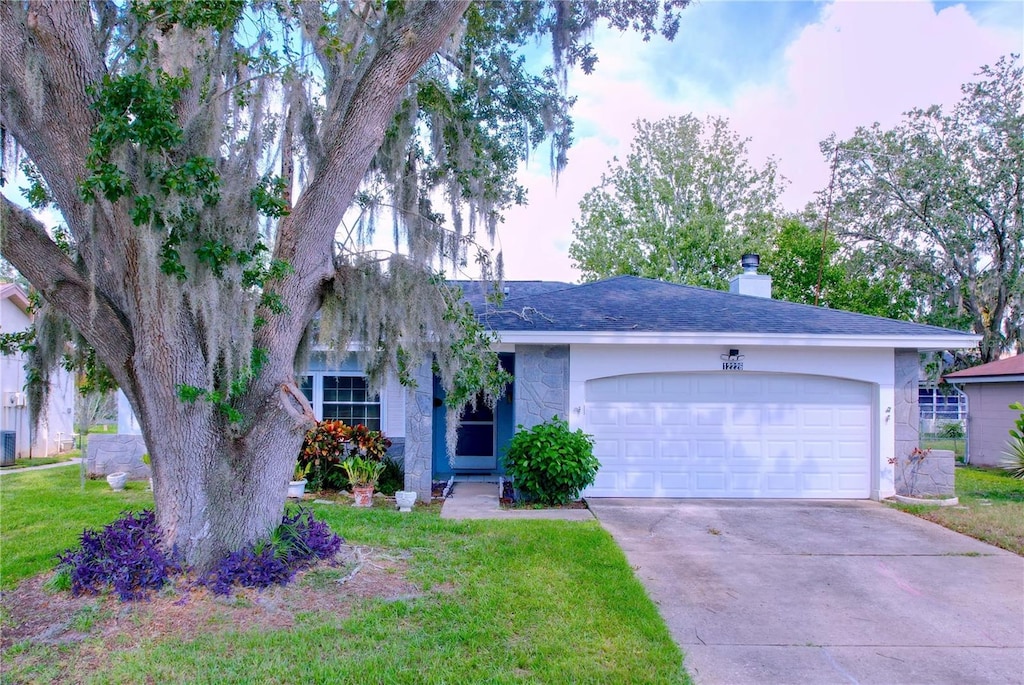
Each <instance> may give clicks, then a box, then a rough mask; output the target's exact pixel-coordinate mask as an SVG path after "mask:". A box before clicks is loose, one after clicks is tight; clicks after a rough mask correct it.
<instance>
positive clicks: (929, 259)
mask: <svg viewBox="0 0 1024 685" xmlns="http://www.w3.org/2000/svg"><path fill="white" fill-rule="evenodd" d="M978 76H979V77H980V78H979V80H977V81H975V82H972V83H967V84H964V86H963V87H962V89H961V90H962V92H963V97H962V98H961V100H960V102H958V103H957V104H956V105H955V106H954V107H953V108H952V109H951V110H950V111H949V112H945V111H943V109H942V108H941V107H938V106H932V107H928V108H926V109H914V110H911V111H910V112H907V113H906V115H905V116H904V118H903V121H902V122H901V123H900V124H898V125H897V126H895V127H893V128H891V129H884V128H882V127H881V126H880V125H879V124H877V123H876V124H874V125H873V126H869V127H861V128H858V129H857V130H856V132H855V134H854V135H853V136H852V137H851V138H849V139H847V140H842V141H840V140H838V139H837V138H836V137H835V136H833V137H831V138H829V139H828V140H826V141H824V142H823V143H822V145H821V147H822V152H823V153H824V154H826V155H827V156H829V157H831V156H832V155H833V154H834V151H835V149H836V148H837V146H838V150H839V156H838V164H837V167H836V192H835V207H834V216H835V226H836V229H837V230H838V231H839V233H840V235H841V236H842V240H843V241H844V242H845V243H847V244H849V245H855V246H861V247H863V248H864V250H865V251H866V253H867V254H870V256H871V259H872V263H873V264H874V265H875V267H876V268H877V269H878V270H880V271H883V272H886V273H888V274H889V275H890V276H892V277H894V278H896V279H897V280H900V281H901V282H902V283H903V284H904V287H906V288H908V289H909V290H910V291H912V292H914V293H915V294H916V296H917V297H918V302H917V303H916V304H917V306H916V311H917V315H918V317H919V318H921V319H922V320H924V321H927V322H930V323H935V324H938V325H944V326H951V327H954V328H962V329H973V331H974V332H975V333H979V334H981V335H983V336H984V339H983V340H982V342H981V357H982V360H983V361H991V360H993V359H995V358H997V356H998V355H999V353H1000V352H1001V351H1002V350H1004V349H1010V348H1016V349H1017V350H1018V352H1020V351H1024V348H1022V343H1024V341H1022V336H1021V326H1022V323H1024V68H1022V67H1021V64H1020V60H1019V57H1017V56H1010V57H1003V58H1001V59H1000V60H999V61H998V62H997V63H996V64H995V65H993V66H985V67H982V68H981V70H980V72H979V74H978Z"/></svg>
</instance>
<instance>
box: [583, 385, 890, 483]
mask: <svg viewBox="0 0 1024 685" xmlns="http://www.w3.org/2000/svg"><path fill="white" fill-rule="evenodd" d="M873 397H874V393H873V386H872V385H871V384H869V383H865V382H859V381H853V380H846V379H840V378H833V377H828V376H812V375H800V374H788V373H749V372H711V373H642V374H630V375H621V376H613V377H605V378H597V379H592V380H588V381H587V382H586V384H585V404H584V406H583V412H582V413H583V419H584V420H583V424H584V426H585V428H584V430H585V431H586V432H587V433H590V434H591V435H593V437H594V440H595V455H596V456H597V457H598V459H599V460H600V462H601V468H600V470H599V472H598V476H597V479H596V481H595V483H594V485H593V486H592V487H590V488H588V489H587V491H586V495H587V496H588V497H737V498H753V497H778V498H867V497H869V496H870V494H871V465H872V459H871V455H872V454H873V449H872V435H873V429H872V416H873V415H874V411H873V409H872V408H873V401H874V400H873Z"/></svg>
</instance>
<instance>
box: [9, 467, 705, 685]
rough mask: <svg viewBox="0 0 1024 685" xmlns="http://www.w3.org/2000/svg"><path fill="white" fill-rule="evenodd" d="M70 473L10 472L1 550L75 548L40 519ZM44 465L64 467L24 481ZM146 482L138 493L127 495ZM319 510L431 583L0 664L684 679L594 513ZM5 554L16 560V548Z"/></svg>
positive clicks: (22, 654) (419, 580)
mask: <svg viewBox="0 0 1024 685" xmlns="http://www.w3.org/2000/svg"><path fill="white" fill-rule="evenodd" d="M68 471H69V472H71V474H76V473H77V472H76V471H75V470H74V469H67V470H65V469H55V470H53V471H50V472H35V473H26V474H18V475H16V476H15V475H12V476H6V477H5V482H4V483H3V493H2V496H3V500H2V505H3V509H4V516H3V519H2V521H0V538H2V540H3V542H4V546H5V548H6V547H7V546H8V545H9V544H12V542H13V541H17V542H16V544H17V545H19V546H25V547H29V546H32V545H34V546H35V547H36V548H47V547H48V548H50V553H51V554H52V553H56V552H58V551H60V550H62V549H63V548H64V546H66V544H65V543H64V542H60V543H59V544H55V543H54V542H52V541H51V537H52V536H47V535H46V534H45V530H46V528H47V526H46V521H44V520H42V519H45V518H48V517H50V516H54V515H58V513H59V511H60V510H61V508H60V506H59V504H60V501H61V499H62V498H64V497H65V495H66V494H67V493H66V492H65V491H67V490H68V487H69V483H68V482H65V481H69V480H72V479H69V478H68V476H67V474H66V472H68ZM47 473H49V474H54V476H55V477H54V478H52V480H49V479H47V478H43V479H38V478H32V479H30V480H28V481H26V482H24V483H19V482H18V480H17V479H21V478H24V477H27V476H36V475H45V474H47ZM12 486H13V487H12ZM102 486H103V487H106V484H105V483H103V484H102ZM74 487H75V488H77V483H75V484H74ZM76 492H80V491H77V489H76ZM108 492H109V488H108V489H107V491H103V490H102V489H101V488H99V489H93V488H89V489H87V491H86V493H85V494H84V495H82V496H83V497H92V498H93V499H94V500H95V501H97V502H99V501H103V498H104V497H106V495H107V493H108ZM135 494H136V493H132V492H131V491H129V493H128V497H127V498H125V500H126V503H127V500H129V499H130V498H132V497H134V496H135ZM51 503H55V504H57V506H54V507H51V506H49V505H50V504H51ZM121 508H123V507H121ZM25 509H34V510H35V512H36V513H35V516H34V518H35V519H36V520H37V523H38V525H35V526H33V527H32V529H31V530H30V531H27V532H26V531H24V530H18V529H9V528H8V523H9V521H24V520H26V519H27V518H31V517H32V514H31V513H26V512H24V511H23V510H25ZM103 511H104V513H103V514H102V515H100V514H97V515H96V516H94V517H93V518H97V517H99V518H103V517H106V520H101V521H91V522H90V525H99V524H102V523H105V522H107V521H109V520H110V519H112V518H113V517H114V516H116V512H115V513H113V514H110V513H109V511H107V510H106V509H104V510H103ZM117 511H120V508H117ZM317 515H318V516H320V517H322V518H324V519H325V520H327V521H328V522H329V523H330V524H331V526H332V527H333V528H334V529H335V530H336V531H338V532H339V533H341V534H342V535H344V536H345V537H346V538H347V540H348V542H349V543H351V544H357V545H366V546H373V547H375V548H385V549H393V550H396V551H397V550H405V551H408V552H409V553H411V554H410V558H409V569H408V577H409V580H410V581H412V582H413V583H414V584H416V585H418V586H420V587H422V588H423V589H424V590H426V591H427V592H425V593H424V594H423V596H421V597H419V598H410V599H408V600H399V601H382V600H373V599H371V600H369V601H367V602H364V603H361V604H360V605H359V606H358V607H357V608H356V610H355V611H354V612H352V613H351V614H350V615H347V616H335V615H332V614H330V613H328V612H319V611H314V612H309V613H307V614H303V615H299V616H297V617H296V621H295V624H294V626H293V627H291V628H288V629H280V630H271V631H266V630H264V631H241V632H237V631H229V632H223V631H220V632H216V631H211V632H204V633H202V634H199V635H196V636H195V637H193V638H190V639H187V640H186V639H180V638H170V639H167V638H164V639H156V640H148V641H144V642H143V643H142V644H141V645H140V646H139V647H137V648H134V649H122V650H119V649H116V648H115V649H113V650H112V651H110V652H109V653H107V654H106V655H105V657H104V659H97V658H95V654H96V651H97V650H99V649H101V648H102V647H103V644H104V643H102V642H101V638H100V637H99V636H91V637H89V638H87V639H86V640H85V641H84V642H82V643H78V644H73V645H66V646H62V647H59V648H57V649H55V648H54V647H53V646H42V645H40V646H33V645H24V644H23V645H17V646H15V647H14V648H12V650H10V651H17V652H18V653H19V658H18V672H10V671H8V666H9V665H10V664H6V663H5V667H4V671H5V672H6V675H5V680H6V679H7V678H10V679H12V680H13V681H17V682H51V681H53V680H54V679H56V680H62V679H64V678H74V679H76V680H81V681H83V682H103V683H108V682H110V683H119V682H125V683H134V682H146V681H151V682H181V683H185V682H205V683H219V682H224V683H228V682H230V683H245V682H253V683H256V682H259V683H291V682H310V683H328V682H330V683H483V682H486V683H565V682H575V683H688V682H689V678H688V676H687V675H686V673H685V671H684V669H683V667H682V655H681V653H680V651H679V648H678V646H677V645H676V644H675V643H674V642H673V641H672V639H671V636H670V635H669V632H668V629H667V628H666V626H665V623H664V621H663V620H662V619H661V617H660V616H659V614H658V612H657V609H656V608H655V606H654V604H653V603H652V602H651V601H650V599H649V598H648V597H647V595H646V593H645V592H644V590H643V587H642V586H641V585H640V583H639V581H638V580H637V579H636V577H635V576H634V575H633V572H632V570H631V569H630V567H629V565H628V563H627V562H626V558H625V555H624V554H623V553H622V551H621V550H620V549H619V548H618V547H617V546H616V545H615V543H614V541H613V540H612V538H611V536H610V535H608V533H606V532H605V531H604V530H603V529H602V528H601V527H600V526H599V524H597V523H596V522H587V523H576V522H563V521H443V520H441V519H440V518H439V517H438V515H437V513H436V511H428V512H424V511H420V512H414V513H413V514H399V513H397V512H394V511H390V510H385V509H379V508H378V509H373V510H369V511H367V510H356V509H353V508H351V507H345V506H323V507H317ZM81 527H82V526H81V524H79V525H78V526H77V528H78V530H80V528H81ZM26 537H31V538H33V539H34V542H29V541H28V540H24V539H22V538H26ZM72 537H74V536H72ZM67 544H70V543H67ZM38 552H39V554H40V555H42V556H43V557H45V556H46V555H45V554H44V553H43V550H42V549H38ZM3 564H4V567H5V571H6V567H7V565H8V560H7V558H6V554H5V555H4V559H3ZM35 572H38V571H35ZM10 575H11V574H8V573H5V576H10ZM4 582H5V583H7V582H8V580H7V579H6V578H5V581H4ZM11 582H13V581H11ZM431 589H435V590H439V591H434V592H432V591H430V590H431ZM108 646H109V644H108ZM4 660H5V662H6V661H8V659H7V658H5V659H4Z"/></svg>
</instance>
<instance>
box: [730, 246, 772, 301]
mask: <svg viewBox="0 0 1024 685" xmlns="http://www.w3.org/2000/svg"><path fill="white" fill-rule="evenodd" d="M740 263H741V264H742V265H743V273H741V274H740V275H738V276H733V277H732V278H731V279H730V280H729V292H731V293H737V294H739V295H751V296H753V297H767V298H769V299H770V298H771V296H772V277H771V276H764V275H761V274H759V273H757V267H758V266H759V265H760V264H761V256H760V255H756V254H750V253H748V254H745V255H743V257H742V260H741V262H740Z"/></svg>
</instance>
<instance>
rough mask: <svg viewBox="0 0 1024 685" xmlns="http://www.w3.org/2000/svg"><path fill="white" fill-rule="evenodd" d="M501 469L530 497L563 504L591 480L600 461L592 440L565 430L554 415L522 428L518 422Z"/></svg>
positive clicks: (577, 431)
mask: <svg viewBox="0 0 1024 685" xmlns="http://www.w3.org/2000/svg"><path fill="white" fill-rule="evenodd" d="M504 462H505V471H506V472H507V473H508V474H509V475H510V476H512V478H513V480H514V482H515V485H516V487H517V488H519V489H520V490H521V491H523V492H524V493H525V494H526V495H527V496H528V497H529V498H530V499H534V500H537V501H538V502H541V503H543V504H565V503H566V502H569V501H570V500H574V499H576V498H577V497H579V494H580V491H581V490H583V488H585V487H587V486H588V485H590V484H591V483H593V482H594V478H595V477H596V476H597V469H598V468H599V467H600V463H598V461H597V457H595V456H594V440H593V438H591V437H590V436H589V435H587V434H586V433H584V432H583V431H582V430H579V429H577V430H576V431H575V432H574V431H571V430H569V424H568V423H566V422H565V420H563V419H560V418H558V417H557V416H556V417H554V418H552V419H551V420H550V421H545V422H544V423H540V424H537V425H536V426H534V427H533V428H531V429H529V430H526V429H524V428H523V427H522V426H519V432H517V433H516V434H515V436H513V438H512V441H511V442H510V443H509V446H508V451H507V452H506V453H505V460H504Z"/></svg>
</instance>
